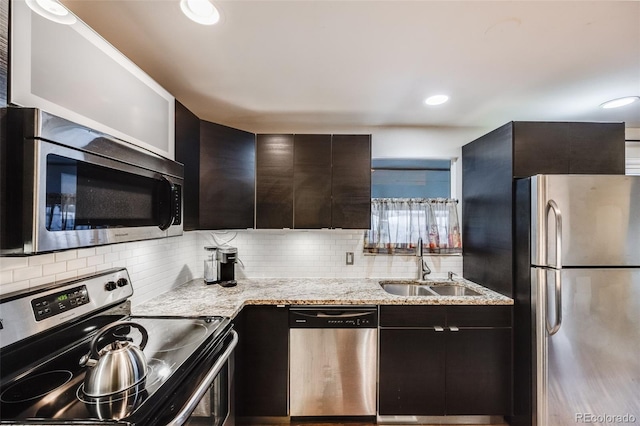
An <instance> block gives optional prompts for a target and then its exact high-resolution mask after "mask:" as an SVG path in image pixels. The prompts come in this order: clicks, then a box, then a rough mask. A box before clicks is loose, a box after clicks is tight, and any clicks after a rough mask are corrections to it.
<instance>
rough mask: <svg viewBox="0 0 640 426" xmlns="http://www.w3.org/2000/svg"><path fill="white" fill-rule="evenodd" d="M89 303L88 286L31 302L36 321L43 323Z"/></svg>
mask: <svg viewBox="0 0 640 426" xmlns="http://www.w3.org/2000/svg"><path fill="white" fill-rule="evenodd" d="M87 303H89V293H88V292H87V286H86V285H81V286H78V287H74V288H71V289H67V290H64V291H60V292H57V293H53V294H49V295H47V296H44V297H38V298H37V299H33V300H32V301H31V307H32V308H33V314H34V315H35V317H36V321H42V320H43V319H46V318H49V317H52V316H54V315H58V314H60V313H62V312H67V311H69V310H71V309H74V308H77V307H78V306H82V305H85V304H87Z"/></svg>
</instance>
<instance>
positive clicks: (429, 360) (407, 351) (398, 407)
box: [378, 329, 446, 415]
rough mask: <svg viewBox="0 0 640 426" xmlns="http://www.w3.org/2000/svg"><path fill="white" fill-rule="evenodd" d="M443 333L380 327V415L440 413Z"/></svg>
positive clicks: (442, 398) (441, 404) (441, 401)
mask: <svg viewBox="0 0 640 426" xmlns="http://www.w3.org/2000/svg"><path fill="white" fill-rule="evenodd" d="M444 338H445V336H444V333H440V332H436V331H435V330H433V329H415V330H413V329H392V330H387V329H381V330H380V367H379V368H380V370H379V374H378V380H379V381H380V390H379V403H378V412H379V413H380V415H403V414H413V415H436V414H437V415H444V412H445V393H444V392H443V390H444V388H445V355H446V354H445V342H444Z"/></svg>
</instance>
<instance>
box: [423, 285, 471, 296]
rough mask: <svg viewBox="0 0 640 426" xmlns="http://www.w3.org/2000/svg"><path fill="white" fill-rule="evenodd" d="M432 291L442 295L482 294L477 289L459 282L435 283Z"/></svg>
mask: <svg viewBox="0 0 640 426" xmlns="http://www.w3.org/2000/svg"><path fill="white" fill-rule="evenodd" d="M431 291H434V292H435V293H436V294H439V295H440V296H482V294H480V293H478V292H477V291H475V290H471V289H470V288H469V287H465V286H463V285H459V284H439V285H434V286H432V287H431Z"/></svg>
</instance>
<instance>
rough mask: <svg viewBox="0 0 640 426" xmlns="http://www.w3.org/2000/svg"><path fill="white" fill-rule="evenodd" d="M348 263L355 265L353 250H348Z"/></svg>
mask: <svg viewBox="0 0 640 426" xmlns="http://www.w3.org/2000/svg"><path fill="white" fill-rule="evenodd" d="M345 260H346V264H347V265H353V252H352V251H348V252H347V256H346V259H345Z"/></svg>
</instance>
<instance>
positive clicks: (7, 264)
mask: <svg viewBox="0 0 640 426" xmlns="http://www.w3.org/2000/svg"><path fill="white" fill-rule="evenodd" d="M0 266H1V267H2V270H3V271H6V270H8V269H18V268H26V267H27V266H29V260H28V258H26V257H3V258H0Z"/></svg>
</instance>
